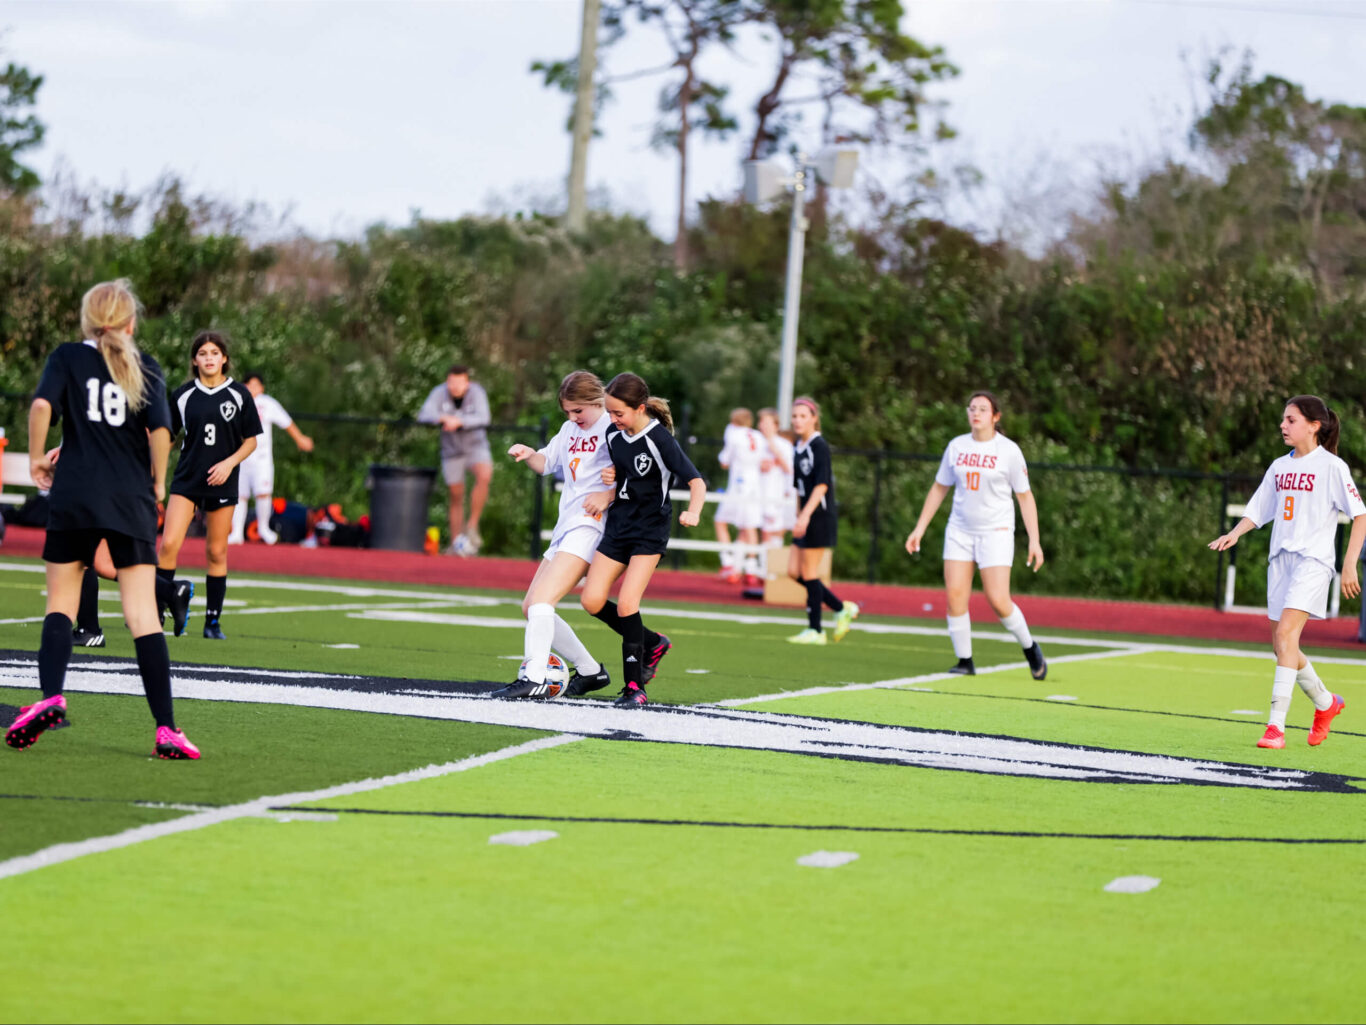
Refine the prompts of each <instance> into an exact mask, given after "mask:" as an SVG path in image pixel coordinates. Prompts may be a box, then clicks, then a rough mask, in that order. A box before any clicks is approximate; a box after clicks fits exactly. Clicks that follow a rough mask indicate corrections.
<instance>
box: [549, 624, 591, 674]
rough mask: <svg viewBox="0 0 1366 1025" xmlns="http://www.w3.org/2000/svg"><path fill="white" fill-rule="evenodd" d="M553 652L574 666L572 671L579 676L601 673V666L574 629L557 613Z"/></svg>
mask: <svg viewBox="0 0 1366 1025" xmlns="http://www.w3.org/2000/svg"><path fill="white" fill-rule="evenodd" d="M555 650H556V651H558V652H559V653H560V654H561V655H563V656H564V657H565V658H567V659H569V661H570V662H572V663H573V665H574V671H575V672H576V673H579V674H580V675H581V676H593V675H595V674H597V673H600V672H602V665H601V663H599V662H598V660H597V659H595V658H594V657H593V656H592V655H591V654H589V651H588V649H587V648H586V647H584V644H583V641H581V640H579V635H578V634H576V633H575V632H574V628H573V627H572V626H570V625H569V624H568V623H566V622H565V621H564V619H562V618H561V617H560V615H559V614H558V613H557V614H556V616H555Z"/></svg>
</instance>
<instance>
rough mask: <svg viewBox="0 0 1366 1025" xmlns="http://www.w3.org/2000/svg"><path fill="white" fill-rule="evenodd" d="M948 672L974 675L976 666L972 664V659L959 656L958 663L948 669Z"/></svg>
mask: <svg viewBox="0 0 1366 1025" xmlns="http://www.w3.org/2000/svg"><path fill="white" fill-rule="evenodd" d="M949 672H951V673H957V674H958V675H959V676H976V675H977V667H976V666H975V665H973V664H972V659H970V658H960V659H959V660H958V664H957V665H956V666H954V667H953V668H952V669H950V670H949Z"/></svg>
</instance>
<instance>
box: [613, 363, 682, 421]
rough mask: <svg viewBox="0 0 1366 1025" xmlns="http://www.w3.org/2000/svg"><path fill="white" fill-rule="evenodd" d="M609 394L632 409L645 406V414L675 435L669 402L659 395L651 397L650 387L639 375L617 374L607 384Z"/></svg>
mask: <svg viewBox="0 0 1366 1025" xmlns="http://www.w3.org/2000/svg"><path fill="white" fill-rule="evenodd" d="M607 394H608V395H610V396H612V398H614V399H618V400H620V401H621V402H624V403H626V405H628V406H630V407H631V408H632V409H635V408H636V407H638V406H644V407H645V412H646V413H648V414H649V415H650V416H652V417H654V418H655V419H656V420H658V421H659V422H660V423H662V424H663V425H664V426H665V428H666V429H668V431H669V433H671V434H672V433H673V429H674V418H673V414H672V413H671V412H669V402H668V400H667V399H661V398H660V397H659V396H658V395H651V394H650V389H649V386H647V385H646V384H645V381H644V380H643V379H642V378H641V377H640V376H639V375H637V374H632V373H630V372H629V371H628V372H627V373H624V374H617V376H616V377H614V378H612V380H611V381H609V382H608V384H607Z"/></svg>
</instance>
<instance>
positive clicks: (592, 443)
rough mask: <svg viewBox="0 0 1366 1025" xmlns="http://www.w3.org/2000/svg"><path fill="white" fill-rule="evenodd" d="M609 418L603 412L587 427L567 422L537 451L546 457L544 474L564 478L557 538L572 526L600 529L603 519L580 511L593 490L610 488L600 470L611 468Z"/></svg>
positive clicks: (610, 420) (610, 419)
mask: <svg viewBox="0 0 1366 1025" xmlns="http://www.w3.org/2000/svg"><path fill="white" fill-rule="evenodd" d="M611 426H612V418H611V417H610V416H608V415H607V412H606V410H604V411H603V414H602V416H600V417H598V419H597V421H596V422H594V423H593V424H591V425H590V426H588V427H586V428H581V427H579V426H577V425H576V424H575V423H574V421H573V420H566V421H565V422H564V426H562V427H561V428H560V431H559V433H558V434H556V435H555V437H553V438H551V439H550V443H549V444H548V445H546V447H545V448H543V449H541V450H540V453H541V455H543V456H545V475H546V476H549V475H551V474H553V473H555V471H556V470H559V471H560V472H561V473H562V474H563V476H564V490H563V491H562V492H561V493H560V516H559V520H558V521H557V522H556V524H555V537H556V538H557V539H558V538H559V537H561V536H562V535H563V534H564V533H565V532H567V531H569V530H572V529H573V528H574V527H582V526H596V527H597V528H598V530H602V528H603V526H604V525H605V521H604V519H603V518H602V517H601V516H599V517H596V518H595V517H593V516H590V515H588V513H586V512H584V511H583V500H584V499H585V498H587V497H588V496H589V495H590V494H592V493H593V492H594V491H606V490H608V489H609V488H610V487H611V485H608V484H604V483H603V482H602V471H603V470H605V469H607V467H609V466H611V465H612V457H611V456H610V455H608V453H607V441H606V435H607V428H609V427H611Z"/></svg>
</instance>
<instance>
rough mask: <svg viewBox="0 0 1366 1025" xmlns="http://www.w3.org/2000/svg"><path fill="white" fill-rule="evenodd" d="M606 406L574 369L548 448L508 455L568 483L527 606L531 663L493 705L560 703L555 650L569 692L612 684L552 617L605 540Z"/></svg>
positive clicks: (608, 491) (608, 495)
mask: <svg viewBox="0 0 1366 1025" xmlns="http://www.w3.org/2000/svg"><path fill="white" fill-rule="evenodd" d="M605 401H606V392H605V391H604V390H603V387H602V382H601V381H599V380H598V378H597V375H596V374H591V373H589V372H588V371H587V370H576V371H574V372H573V373H571V374H569V375H568V376H567V377H565V379H564V380H563V381H561V382H560V408H561V409H563V410H564V415H565V416H566V417H567V418H568V419H567V420H566V421H565V424H564V426H563V427H561V428H560V432H559V433H558V434H556V435H555V437H553V438H551V439H550V444H548V445H546V447H545V448H543V449H540V450H537V449H534V448H532V447H531V446H529V445H513V446H512V447H511V448H510V449H508V455H510V456H512V458H513V459H515V460H517V462H519V463H523V462H524V463H526V464H527V465H528V466H530V467H531V468H532V469H533V470H535V471H536V472H537V473H539V474H541V475H543V476H545V475H549V474H553V473H555V472H556V471H557V470H558V471H559V472H560V473H561V474H562V475H563V477H564V490H563V491H562V492H561V493H560V515H559V519H558V520H557V521H556V523H555V530H554V532H553V534H552V535H551V538H550V547H549V548H548V549H546V553H545V558H544V559H543V560H542V562H541V564H540V565H539V566H538V567H537V568H536V575H535V576H534V577H532V578H531V586H530V587H528V588H527V592H526V597H525V598H524V599H522V615H524V616H526V645H525V649H524V651H525V654H526V662H525V665H524V668H523V670H522V672H521V674H520V675H519V677H518V679H517V680H516V681H515V682H514V683H511V684H509V685H508V686H506V687H502V688H500V689H498V690H496V691H494V692H493V696H494V697H496V698H553V697H558V696H559V693H560V685H559V684H558V683H547V682H546V671H545V670H546V661H547V660H548V658H549V656H550V649H551V648H554V649H555V650H556V651H558V652H559V653H560V654H562V655H564V656H565V657H566V658H567V659H569V661H570V662H572V663H574V675H573V676H572V677H571V678H570V680H569V683H568V685H567V686H566V687H565V691H566V693H568V694H587V693H588V692H589V691H594V690H599V689H600V688H602V687H606V686H607V685H608V684H609V683H610V682H611V679H610V678H609V677H608V675H607V670H606V669H605V668H603V666H602V665H601V664H600V663H599V662H598V661H597V659H595V658H594V657H593V656H592V655H591V654H590V653H589V651H588V649H587V648H586V647H584V644H583V642H582V641H580V640H579V638H578V635H577V634H575V633H574V631H573V629H572V628H571V627H570V626H569V624H568V623H566V622H565V621H564V620H563V619H561V618H560V616H559V615H558V613H556V612H555V603H556V602H558V601H560V600H561V599H562V598H564V596H565V595H567V594H568V593H569V592H570V591H571V590H573V589H574V586H575V585H576V584H577V583H578V582H579V581H580V580H582V579H583V575H584V574H585V573H586V572H588V566H589V564H590V563H591V562H592V561H593V555H594V553H595V552H597V550H598V542H600V541H601V540H602V532H603V527H604V525H605V521H604V519H603V514H604V513H605V512H606V511H607V506H608V505H610V504H611V502H612V496H613V494H614V490H613V488H612V487H611V486H607V485H604V484H603V482H602V471H603V470H605V469H606V468H607V467H609V466H611V465H612V460H611V457H610V456H608V454H607V443H606V440H605V435H606V433H607V428H608V427H610V426H611V425H612V418H611V417H609V416H608V415H607V410H606V408H605V406H604V404H603V403H604V402H605Z"/></svg>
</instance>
